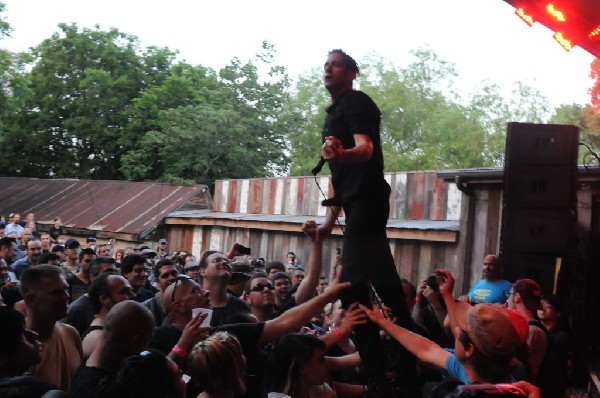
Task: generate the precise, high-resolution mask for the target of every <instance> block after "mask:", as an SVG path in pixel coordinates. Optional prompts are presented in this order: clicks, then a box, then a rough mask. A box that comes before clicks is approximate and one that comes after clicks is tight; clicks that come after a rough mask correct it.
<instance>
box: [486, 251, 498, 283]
mask: <svg viewBox="0 0 600 398" xmlns="http://www.w3.org/2000/svg"><path fill="white" fill-rule="evenodd" d="M502 271H503V269H502V262H500V257H498V256H496V255H494V254H488V255H487V256H485V258H484V259H483V277H484V279H486V280H488V281H490V282H495V281H497V280H500V279H502Z"/></svg>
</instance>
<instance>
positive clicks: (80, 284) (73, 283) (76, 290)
mask: <svg viewBox="0 0 600 398" xmlns="http://www.w3.org/2000/svg"><path fill="white" fill-rule="evenodd" d="M67 283H68V284H69V296H71V302H73V301H76V300H77V299H79V298H80V297H81V296H83V295H84V294H86V293H87V290H88V287H89V285H88V284H87V283H85V282H84V281H82V280H81V279H79V278H78V277H77V275H71V276H69V277H68V278H67Z"/></svg>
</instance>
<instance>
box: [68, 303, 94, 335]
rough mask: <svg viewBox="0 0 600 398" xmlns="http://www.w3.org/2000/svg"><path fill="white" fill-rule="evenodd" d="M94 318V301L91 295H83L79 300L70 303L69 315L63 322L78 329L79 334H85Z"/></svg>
mask: <svg viewBox="0 0 600 398" xmlns="http://www.w3.org/2000/svg"><path fill="white" fill-rule="evenodd" d="M93 320H94V307H93V306H92V301H91V300H90V296H87V295H83V296H81V297H80V298H79V299H78V300H75V301H73V302H72V303H71V304H69V309H68V311H67V316H66V318H65V319H64V320H63V322H64V323H67V324H69V325H71V326H73V327H74V328H75V329H77V331H78V332H79V335H83V333H84V332H85V330H86V329H87V328H88V327H89V326H90V323H92V321H93Z"/></svg>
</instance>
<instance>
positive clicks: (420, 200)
mask: <svg viewBox="0 0 600 398" xmlns="http://www.w3.org/2000/svg"><path fill="white" fill-rule="evenodd" d="M410 177H412V178H411V179H410V180H411V181H412V186H411V191H410V192H411V198H410V200H409V204H410V219H411V220H421V219H422V218H423V213H424V208H425V203H424V201H425V173H414V174H411V175H410Z"/></svg>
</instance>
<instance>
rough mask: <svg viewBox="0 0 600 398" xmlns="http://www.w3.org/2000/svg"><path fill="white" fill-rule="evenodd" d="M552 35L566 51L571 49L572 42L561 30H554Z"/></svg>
mask: <svg viewBox="0 0 600 398" xmlns="http://www.w3.org/2000/svg"><path fill="white" fill-rule="evenodd" d="M552 37H554V40H556V42H557V43H558V44H560V45H561V47H562V48H564V49H565V50H566V51H571V50H572V49H573V44H572V43H571V41H570V40H569V39H567V38H566V37H565V36H564V35H563V34H562V32H556V33H555V34H554V36H552Z"/></svg>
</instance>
